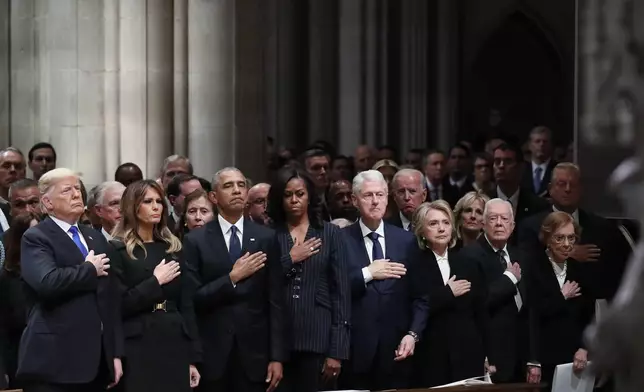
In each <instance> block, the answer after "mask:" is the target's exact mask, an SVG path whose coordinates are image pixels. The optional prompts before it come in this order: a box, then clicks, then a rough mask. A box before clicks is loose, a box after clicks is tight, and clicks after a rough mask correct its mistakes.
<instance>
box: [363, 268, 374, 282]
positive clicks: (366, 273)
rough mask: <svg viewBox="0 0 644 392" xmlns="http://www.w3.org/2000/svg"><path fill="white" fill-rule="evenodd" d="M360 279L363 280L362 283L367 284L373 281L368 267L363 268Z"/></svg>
mask: <svg viewBox="0 0 644 392" xmlns="http://www.w3.org/2000/svg"><path fill="white" fill-rule="evenodd" d="M362 277H363V278H364V283H365V284H367V283H369V282H371V281H372V280H373V276H371V272H369V267H364V268H363V269H362Z"/></svg>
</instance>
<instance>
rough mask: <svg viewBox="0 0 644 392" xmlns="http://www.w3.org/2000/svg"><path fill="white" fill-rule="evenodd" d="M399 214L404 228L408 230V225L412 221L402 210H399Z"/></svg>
mask: <svg viewBox="0 0 644 392" xmlns="http://www.w3.org/2000/svg"><path fill="white" fill-rule="evenodd" d="M398 215H399V216H400V222H401V223H402V227H403V229H405V230H407V227H409V225H411V221H410V220H409V219H407V217H406V216H405V215H403V213H402V212H398Z"/></svg>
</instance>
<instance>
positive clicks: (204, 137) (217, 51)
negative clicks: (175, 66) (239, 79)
mask: <svg viewBox="0 0 644 392" xmlns="http://www.w3.org/2000/svg"><path fill="white" fill-rule="evenodd" d="M234 18H235V4H234V2H233V1H232V0H225V1H208V0H189V2H188V21H189V22H188V48H189V50H188V86H189V87H188V89H189V90H188V91H189V99H190V103H189V109H188V111H189V112H188V121H189V130H188V133H189V138H190V142H189V148H188V153H189V155H190V158H191V160H192V161H193V163H194V166H195V170H196V173H197V174H198V175H201V176H205V177H207V178H209V177H212V174H214V173H215V171H217V170H218V169H220V168H223V167H225V166H230V165H232V164H233V151H234V150H235V144H234V139H233V135H234V132H235V124H234V104H235V100H234V88H235V78H234V75H235V74H234V66H235V63H234V59H235V52H234V39H235V37H234V34H233V31H234Z"/></svg>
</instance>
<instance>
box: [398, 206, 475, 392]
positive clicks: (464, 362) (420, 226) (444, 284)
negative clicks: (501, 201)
mask: <svg viewBox="0 0 644 392" xmlns="http://www.w3.org/2000/svg"><path fill="white" fill-rule="evenodd" d="M413 225H414V228H415V229H414V234H415V235H416V237H417V239H418V245H419V247H418V248H416V249H415V250H413V251H412V253H411V254H410V261H411V262H414V263H416V264H417V265H418V266H419V272H418V274H419V275H421V276H420V277H419V279H421V280H422V281H423V282H425V287H426V290H427V293H428V295H429V298H430V307H429V317H428V320H427V326H426V327H425V331H424V333H423V335H422V336H421V337H420V341H419V343H418V344H417V346H416V350H415V353H414V373H413V378H412V384H413V387H415V388H428V387H434V386H438V385H443V384H448V383H451V382H455V381H460V380H463V379H466V378H471V377H481V376H483V375H484V374H485V356H486V350H485V342H486V336H487V332H486V331H487V316H486V309H485V291H484V286H483V285H482V284H481V279H480V277H479V270H478V268H477V266H476V264H473V263H469V262H468V261H467V260H463V259H461V258H459V256H458V254H457V253H455V252H452V251H450V250H448V249H449V247H450V246H453V245H454V242H455V241H456V236H455V229H454V218H453V215H452V211H451V208H450V206H449V205H448V204H447V203H446V202H445V201H443V200H438V201H434V202H431V203H423V204H421V205H420V206H419V207H418V208H417V209H416V212H415V213H414V217H413Z"/></svg>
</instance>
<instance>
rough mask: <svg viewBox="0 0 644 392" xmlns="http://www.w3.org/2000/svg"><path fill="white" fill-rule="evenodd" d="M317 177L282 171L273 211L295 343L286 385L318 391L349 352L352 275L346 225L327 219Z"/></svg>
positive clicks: (333, 377)
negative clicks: (342, 230) (340, 226)
mask: <svg viewBox="0 0 644 392" xmlns="http://www.w3.org/2000/svg"><path fill="white" fill-rule="evenodd" d="M320 211H321V201H320V199H319V198H318V196H317V194H316V192H315V186H314V184H313V181H312V180H311V178H310V177H309V176H308V175H307V174H306V173H305V172H304V171H301V170H299V169H297V168H294V167H284V168H282V169H280V170H279V171H278V172H277V175H276V179H275V181H274V182H273V185H272V186H271V190H270V192H269V194H268V215H269V217H270V218H271V219H272V220H273V223H274V226H275V229H276V232H277V238H278V241H279V244H280V251H281V255H282V257H281V262H282V267H283V271H284V276H285V279H286V283H285V295H286V300H287V304H288V305H287V311H288V320H289V326H290V328H289V334H290V339H289V340H290V342H291V347H290V349H291V357H290V361H289V362H288V363H286V364H285V365H284V379H283V381H282V383H281V384H280V390H282V391H293V392H314V391H318V390H319V388H320V387H322V386H323V385H324V386H325V387H328V385H331V386H332V385H333V384H334V383H335V380H336V379H337V377H338V375H339V374H340V370H341V362H342V361H343V360H346V359H348V357H349V323H348V320H349V312H350V306H351V304H350V299H349V290H350V289H349V280H348V277H347V260H346V253H345V246H344V242H343V240H342V238H341V233H340V230H339V229H338V228H337V227H335V226H333V225H331V224H329V223H327V222H323V221H322V218H321V216H320Z"/></svg>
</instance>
